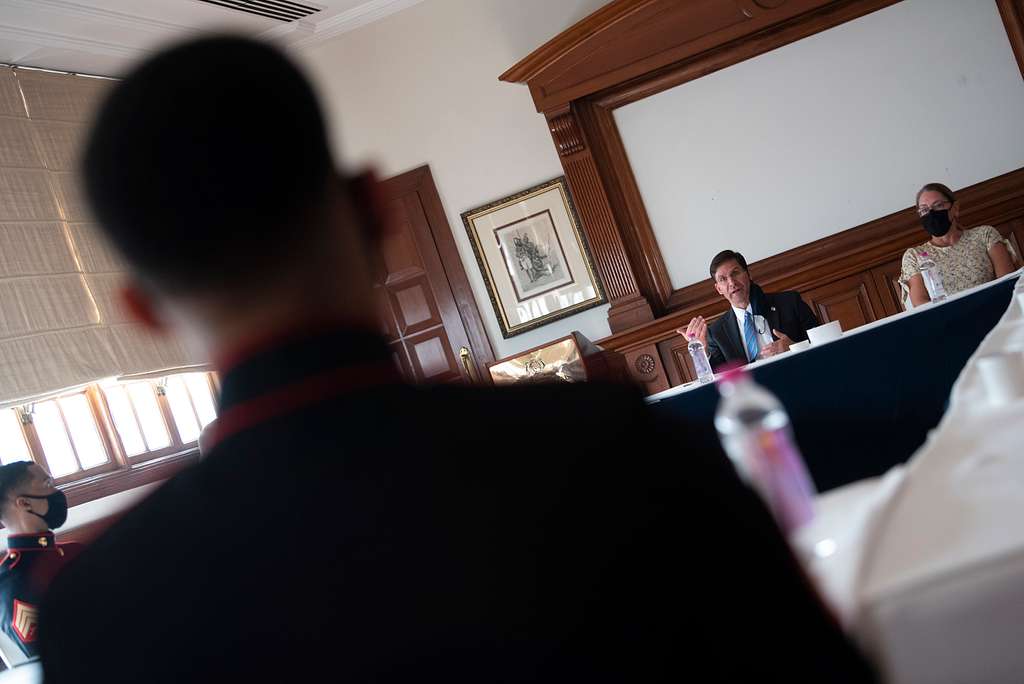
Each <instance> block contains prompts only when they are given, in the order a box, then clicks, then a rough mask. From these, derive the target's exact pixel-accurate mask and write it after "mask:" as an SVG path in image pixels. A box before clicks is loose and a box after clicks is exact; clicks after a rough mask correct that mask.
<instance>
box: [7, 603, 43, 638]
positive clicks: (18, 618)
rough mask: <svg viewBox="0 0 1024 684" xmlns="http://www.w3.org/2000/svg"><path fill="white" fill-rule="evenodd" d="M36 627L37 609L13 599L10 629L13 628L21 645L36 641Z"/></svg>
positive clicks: (37, 623) (37, 624)
mask: <svg viewBox="0 0 1024 684" xmlns="http://www.w3.org/2000/svg"><path fill="white" fill-rule="evenodd" d="M38 626H39V609H38V608H37V607H36V606H33V605H32V604H31V603H24V602H22V601H19V600H18V599H14V618H13V619H12V620H11V627H14V631H15V632H16V633H17V635H18V637H19V638H20V639H21V641H22V643H25V644H27V643H31V642H33V641H35V640H36V628H37V627H38Z"/></svg>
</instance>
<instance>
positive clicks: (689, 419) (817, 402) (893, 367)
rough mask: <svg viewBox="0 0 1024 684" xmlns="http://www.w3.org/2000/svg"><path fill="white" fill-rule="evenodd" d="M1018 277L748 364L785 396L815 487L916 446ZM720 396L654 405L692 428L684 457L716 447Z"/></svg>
mask: <svg viewBox="0 0 1024 684" xmlns="http://www.w3.org/2000/svg"><path fill="white" fill-rule="evenodd" d="M1015 283H1016V279H1011V280H1008V281H1005V282H1002V283H998V284H996V285H993V286H991V287H988V288H985V289H982V290H979V291H977V292H974V293H971V294H970V295H967V296H964V297H961V298H958V299H955V300H952V301H949V302H945V303H944V304H942V305H940V306H936V307H928V308H927V309H925V310H922V311H920V312H919V313H916V314H915V315H913V316H907V317H906V318H902V319H899V320H895V321H892V322H891V323H888V324H886V325H881V326H879V327H877V328H874V329H872V330H867V331H865V332H863V333H860V334H857V335H851V336H848V337H844V338H842V339H840V340H837V341H835V342H832V343H830V344H828V345H825V346H823V347H820V348H817V349H815V348H813V347H812V348H811V349H809V350H807V351H804V352H800V353H794V354H791V355H788V356H789V358H784V359H779V360H778V361H777V362H775V363H771V364H767V365H764V366H762V367H759V368H757V369H755V370H754V371H753V374H754V378H755V379H756V380H757V382H759V383H760V384H762V385H764V386H765V387H767V388H769V389H770V390H771V391H772V392H774V393H775V395H776V396H777V397H779V399H780V400H781V401H782V403H783V404H784V405H785V407H786V410H787V411H788V413H789V416H790V420H791V422H792V424H793V429H794V432H795V434H796V439H797V443H798V444H799V446H800V449H801V451H802V452H803V455H804V459H805V460H806V462H807V465H808V468H809V469H810V471H811V476H812V477H813V478H814V482H815V484H816V485H817V487H818V490H819V491H826V490H829V489H832V488H834V487H839V486H841V485H844V484H848V483H850V482H855V481H857V480H860V479H863V478H865V477H872V476H875V475H880V474H881V473H883V472H885V471H886V470H888V469H889V468H891V467H892V466H894V465H897V464H899V463H903V462H905V461H906V460H907V459H908V458H910V456H911V455H913V454H914V452H915V451H917V449H918V448H919V447H920V446H921V445H922V444H923V443H924V441H925V437H926V436H927V434H928V431H929V430H931V429H932V428H934V427H935V426H936V425H937V424H938V422H939V420H940V419H941V418H942V415H943V413H944V412H945V410H946V406H947V402H948V399H949V394H950V390H951V389H952V387H953V383H954V381H956V379H957V377H958V376H959V374H960V371H961V369H962V368H963V367H964V364H965V363H966V362H967V359H968V358H969V357H970V356H971V354H973V353H974V351H975V350H976V349H977V348H978V345H979V344H980V343H981V340H982V339H983V338H984V337H985V335H986V334H987V333H988V332H989V331H990V330H991V329H992V328H993V327H994V326H995V324H996V323H997V322H998V321H999V319H1000V318H1001V317H1002V315H1003V313H1005V311H1006V309H1007V307H1008V306H1009V303H1010V298H1011V296H1012V293H1013V288H1014V285H1015ZM718 399H719V397H718V391H717V389H716V388H715V387H714V386H713V385H706V386H704V387H700V388H697V389H694V390H692V391H690V392H686V393H683V394H679V395H676V396H672V397H668V398H665V399H662V400H661V401H659V402H657V403H654V404H653V405H652V409H653V410H654V411H656V412H658V413H662V414H664V415H666V416H669V417H671V418H672V419H673V420H675V421H681V422H683V423H684V424H686V425H687V426H688V427H690V428H691V429H690V430H689V432H690V433H691V434H693V435H694V441H693V443H692V444H686V445H681V452H682V456H683V457H685V454H686V452H687V450H690V449H711V450H716V451H719V452H721V446H720V444H719V441H718V435H717V434H716V432H715V428H714V422H713V421H714V415H715V408H716V407H717V405H718ZM1022 436H1024V435H1022ZM723 457H724V453H723Z"/></svg>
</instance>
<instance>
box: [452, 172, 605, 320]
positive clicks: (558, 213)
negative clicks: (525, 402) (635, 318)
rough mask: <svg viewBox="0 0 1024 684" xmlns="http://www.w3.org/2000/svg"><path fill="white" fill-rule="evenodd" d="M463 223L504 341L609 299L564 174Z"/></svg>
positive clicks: (479, 211) (480, 211) (464, 217)
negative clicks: (599, 278)
mask: <svg viewBox="0 0 1024 684" xmlns="http://www.w3.org/2000/svg"><path fill="white" fill-rule="evenodd" d="M462 222H463V223H464V224H465V226H466V232H467V233H469V241H470V243H471V244H472V245H473V252H474V253H475V254H476V260H477V263H478V264H479V265H480V272H481V273H482V274H483V277H484V282H485V283H486V284H487V291H488V294H489V295H490V298H491V305H492V306H494V313H495V315H496V316H497V317H498V323H499V325H500V326H501V334H502V335H504V336H505V337H506V338H508V337H513V336H514V335H518V334H519V333H523V332H526V331H527V330H532V329H534V328H537V327H539V326H542V325H546V324H548V323H551V322H552V321H557V320H558V319H560V318H565V317H566V316H571V315H572V314H575V313H579V312H580V311H585V310H586V309H590V308H592V307H595V306H599V305H601V304H604V303H605V301H606V299H605V295H604V292H603V291H602V289H601V284H600V282H599V281H598V279H597V275H596V274H595V272H594V262H593V259H591V257H590V250H589V249H588V247H587V243H586V240H584V238H583V233H582V231H581V230H580V222H579V219H578V218H577V216H576V208H575V207H574V206H573V204H572V198H571V197H570V196H569V190H568V188H567V187H566V183H565V177H564V176H562V177H559V178H555V179H554V180H550V181H548V182H547V183H542V184H541V185H538V186H536V187H533V188H530V189H529V190H524V191H523V192H520V193H516V194H515V195H512V196H511V197H506V198H505V199H502V200H498V201H497V202H491V203H490V204H487V205H485V206H482V207H479V208H477V209H473V210H471V211H467V212H464V213H463V214H462Z"/></svg>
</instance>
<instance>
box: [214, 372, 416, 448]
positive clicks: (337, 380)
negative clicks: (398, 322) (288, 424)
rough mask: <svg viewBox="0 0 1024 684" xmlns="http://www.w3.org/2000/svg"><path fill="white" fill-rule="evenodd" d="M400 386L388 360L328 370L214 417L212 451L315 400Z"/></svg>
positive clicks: (399, 381)
mask: <svg viewBox="0 0 1024 684" xmlns="http://www.w3.org/2000/svg"><path fill="white" fill-rule="evenodd" d="M401 383H402V380H401V377H400V376H399V374H398V371H397V370H396V369H395V366H394V364H393V363H392V362H391V361H390V360H389V361H381V362H379V363H373V364H364V365H359V366H348V367H345V368H332V369H331V370H329V371H325V372H323V373H319V374H317V375H313V376H311V377H308V378H305V379H303V380H300V381H299V382H296V383H293V384H291V385H287V386H285V387H282V388H280V389H277V390H274V391H273V392H269V393H267V394H264V395H262V396H259V397H255V398H254V399H250V400H249V401H246V402H243V403H241V404H237V405H235V406H232V407H230V408H228V409H227V410H226V411H224V413H222V414H221V415H220V416H218V418H217V422H216V424H215V426H214V430H213V439H212V440H211V441H212V448H213V449H215V448H216V447H217V445H218V444H220V443H221V442H223V441H224V440H225V439H227V438H228V437H231V436H233V435H236V434H238V433H240V432H244V431H245V430H248V429H250V428H252V427H254V426H256V425H259V424H260V423H265V422H267V421H268V420H271V419H272V418H277V417H280V416H282V415H286V414H288V413H292V412H294V411H297V410H298V409H300V408H303V407H305V406H309V405H310V404H315V403H316V402H318V401H322V400H324V399H328V398H331V397H334V396H337V395H340V394H343V393H346V392H351V391H353V390H360V389H366V388H369V387H379V386H383V385H398V384H401Z"/></svg>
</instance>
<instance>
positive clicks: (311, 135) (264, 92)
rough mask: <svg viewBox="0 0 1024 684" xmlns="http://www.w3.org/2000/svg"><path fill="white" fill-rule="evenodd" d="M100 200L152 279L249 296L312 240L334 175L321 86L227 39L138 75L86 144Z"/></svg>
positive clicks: (179, 50) (108, 225)
mask: <svg viewBox="0 0 1024 684" xmlns="http://www.w3.org/2000/svg"><path fill="white" fill-rule="evenodd" d="M83 172H84V176H85V187H86V192H87V194H88V197H89V199H90V201H91V203H92V206H93V209H94V211H95V212H96V215H97V218H98V219H99V221H100V223H101V224H102V225H103V227H104V230H105V231H106V233H107V234H108V235H109V236H110V238H111V239H112V241H113V243H114V244H115V245H116V246H117V247H118V248H119V249H120V251H121V252H122V253H123V254H124V256H125V257H126V258H127V260H128V261H129V263H130V265H131V266H132V267H133V269H134V271H135V272H136V274H137V275H139V276H141V277H142V279H143V280H144V281H147V282H148V283H149V284H151V285H153V286H155V287H157V288H158V289H160V290H162V291H165V292H168V293H193V292H204V291H209V290H213V289H217V290H224V289H235V290H240V289H244V288H245V286H246V285H247V284H251V283H256V282H260V281H261V280H262V279H266V278H267V277H268V276H273V275H275V272H280V271H281V269H282V268H284V267H285V266H286V265H287V264H288V261H289V259H290V258H291V257H297V255H298V254H299V250H300V248H301V247H302V246H303V245H305V244H306V243H307V242H308V241H309V240H310V239H311V237H312V236H311V232H312V231H315V230H318V229H319V228H320V227H321V225H322V223H323V222H319V223H318V221H317V217H318V212H319V211H321V210H322V209H323V206H324V204H325V201H326V200H325V198H326V196H327V192H328V190H327V188H328V183H329V180H330V178H331V177H332V173H333V171H332V164H331V159H330V153H329V149H328V143H327V136H326V133H325V128H324V121H323V117H322V114H321V112H320V108H319V106H318V104H317V100H316V97H315V95H314V93H313V90H312V88H311V86H310V85H309V83H308V81H307V80H306V79H305V78H304V77H303V75H302V74H301V73H300V72H299V71H298V70H297V69H296V67H295V66H293V65H292V64H291V63H290V62H289V61H288V60H287V59H286V58H285V57H284V56H283V55H281V54H280V53H279V52H278V51H277V50H275V49H274V48H271V47H269V46H267V45H264V44H261V43H257V42H254V41H250V40H246V39H242V38H232V37H221V38H209V39H203V40H199V41H195V42H190V43H187V44H184V45H180V46H178V47H175V48H172V49H170V50H168V51H165V52H163V53H161V54H159V55H158V56H156V57H154V58H152V59H150V60H148V61H147V62H145V63H143V64H142V65H140V66H139V67H138V68H137V69H136V70H135V71H134V72H133V73H132V74H131V75H130V76H128V77H127V78H126V79H125V80H124V81H123V82H121V83H120V84H119V85H118V86H117V87H116V88H114V89H113V92H112V93H111V94H110V96H109V98H108V99H107V101H106V102H105V103H104V104H103V106H102V108H101V109H100V112H99V114H98V117H97V120H96V122H95V125H94V128H93V131H92V134H91V137H90V139H89V141H88V144H87V147H86V150H85V155H84V160H83Z"/></svg>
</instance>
